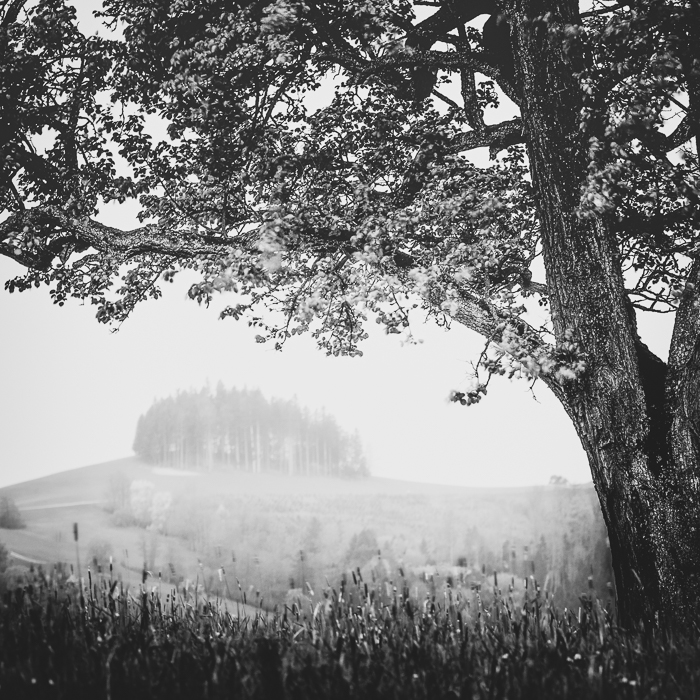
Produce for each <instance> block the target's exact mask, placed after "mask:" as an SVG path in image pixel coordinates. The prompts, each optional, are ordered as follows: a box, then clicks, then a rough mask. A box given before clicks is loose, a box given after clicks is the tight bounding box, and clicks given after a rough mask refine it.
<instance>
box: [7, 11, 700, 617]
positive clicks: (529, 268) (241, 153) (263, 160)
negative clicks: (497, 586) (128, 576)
mask: <svg viewBox="0 0 700 700" xmlns="http://www.w3.org/2000/svg"><path fill="white" fill-rule="evenodd" d="M22 5H23V3H22V2H21V0H20V1H19V2H13V3H9V4H5V5H4V6H3V9H2V10H1V11H0V29H1V31H2V44H1V45H0V50H2V52H3V54H2V62H3V66H4V70H3V72H2V75H1V76H0V81H2V84H1V86H0V87H1V90H0V91H1V92H2V94H3V95H4V96H5V98H4V102H3V106H2V116H1V119H2V127H3V128H2V133H3V134H4V136H3V138H4V141H3V143H2V145H1V146H0V148H2V160H0V162H2V164H3V165H2V175H1V177H2V188H3V189H2V194H1V196H2V202H3V208H4V211H5V218H4V219H3V221H2V223H1V224H0V253H2V254H4V255H7V256H9V257H12V258H13V259H15V260H17V261H18V262H20V263H22V264H23V265H25V266H26V267H27V274H26V275H25V276H23V277H20V278H18V279H15V280H10V281H9V282H8V285H7V286H8V288H9V290H10V291H12V290H22V289H26V288H29V287H31V286H34V285H41V284H44V283H45V284H49V285H50V286H51V295H52V296H53V298H54V300H55V301H56V303H58V304H62V303H63V302H64V300H65V299H66V298H67V297H68V296H69V295H73V296H76V297H78V298H81V299H85V300H89V301H90V302H91V303H94V304H95V306H96V309H97V317H98V319H99V320H100V321H102V322H114V321H116V322H119V321H121V320H123V319H124V318H126V317H127V316H128V314H129V313H130V311H131V309H133V307H134V305H135V304H137V303H138V302H139V301H141V300H143V299H145V298H148V297H158V296H159V295H160V289H159V284H160V283H161V282H168V281H171V280H172V279H173V277H174V275H176V274H177V272H178V270H180V269H183V268H186V269H193V270H195V271H196V272H197V273H198V274H199V281H198V282H197V283H195V284H194V285H193V286H192V287H191V289H190V296H191V297H192V298H193V299H194V300H197V301H199V302H200V303H204V304H206V303H208V302H209V301H210V300H211V299H212V297H213V295H214V294H217V293H219V292H227V293H229V295H230V299H231V303H230V305H229V306H228V307H227V308H226V309H225V310H224V311H223V314H222V315H223V316H224V317H231V318H234V319H240V318H245V319H247V320H248V322H249V323H250V324H252V325H253V326H255V327H256V328H258V329H259V335H258V340H259V341H260V342H272V343H273V344H274V345H275V346H276V347H281V346H282V344H283V343H284V342H285V341H286V340H287V339H288V338H290V337H291V336H293V335H296V334H298V333H301V332H306V331H310V332H311V333H313V334H314V336H315V337H316V339H317V340H318V344H319V346H320V347H321V348H322V349H323V350H325V351H326V352H328V353H332V354H341V353H344V354H349V355H359V354H361V349H360V343H361V341H362V340H363V339H364V338H366V337H367V329H366V324H367V322H368V321H369V320H370V318H372V319H374V320H376V321H377V322H378V323H379V324H380V326H382V327H383V328H384V330H385V331H386V332H388V333H404V332H407V330H408V329H409V312H410V310H411V309H412V308H413V307H417V306H422V307H424V308H425V309H427V310H428V311H429V312H430V313H431V314H433V315H435V316H436V317H437V318H438V319H439V320H440V321H441V322H443V323H445V324H449V323H450V322H457V323H461V324H464V325H466V326H467V327H468V328H471V329H472V330H475V331H477V332H478V333H480V334H481V335H483V336H484V338H485V341H486V344H487V347H486V350H485V352H484V353H483V354H482V356H481V358H480V361H479V368H478V372H477V375H476V376H475V378H474V382H473V384H472V385H469V386H465V387H462V388H460V389H459V390H458V391H455V394H454V399H455V401H457V402H458V403H460V404H464V405H470V404H473V403H476V402H478V401H480V400H481V398H482V397H483V396H484V395H485V394H486V391H487V385H488V383H489V381H490V379H491V377H492V376H494V375H502V374H505V375H508V376H514V375H522V376H525V377H526V378H528V379H530V380H532V381H534V380H535V379H540V380H541V381H542V382H543V383H544V384H546V386H547V387H548V388H549V389H550V390H551V391H552V392H553V394H554V395H555V396H556V397H557V399H558V400H559V401H560V403H561V404H562V407H563V408H564V410H565V411H566V412H567V414H568V415H569V417H570V418H571V420H572V422H573V424H574V427H575V428H576V430H577V433H578V435H579V438H580V440H581V443H582V445H583V448H584V449H585V451H586V453H587V455H588V459H589V463H590V467H591V473H592V476H593V481H594V483H595V486H596V489H597V492H598V495H599V498H600V504H601V508H602V511H603V514H604V517H605V521H606V524H607V527H608V532H609V536H610V546H611V551H612V557H613V562H614V569H615V577H616V583H617V591H618V594H619V597H620V600H619V609H620V611H621V614H622V615H623V617H624V618H626V619H628V620H639V619H644V620H646V621H648V622H653V621H654V620H656V619H657V617H659V616H660V617H661V618H663V617H673V616H679V615H680V616H683V615H685V614H686V613H688V612H689V611H690V610H692V609H694V608H695V605H696V601H697V600H698V598H700V548H699V547H698V539H699V538H700V443H699V442H698V435H700V403H699V402H698V397H700V390H699V389H700V386H699V385H700V350H699V349H698V348H700V344H699V343H698V339H699V337H700V263H699V262H698V248H697V229H698V219H699V217H700V206H699V205H700V173H699V171H698V160H697V147H696V146H697V144H696V140H697V133H698V124H699V123H700V116H699V112H698V110H699V109H700V107H699V105H700V53H699V52H700V43H699V42H698V41H697V37H698V36H699V35H700V7H699V6H698V4H697V2H695V0H629V1H628V2H623V3H615V4H609V3H608V4H606V3H604V2H598V1H597V0H596V1H594V2H592V3H581V4H580V5H579V2H578V0H463V1H462V2H452V1H448V0H444V1H441V0H438V2H437V3H420V2H415V3H414V2H410V1H409V0H393V1H392V0H373V1H371V2H365V1H364V0H363V1H362V2H354V1H353V2H337V1H336V0H328V1H307V2H297V1H296V0H274V1H273V2H270V0H260V1H258V0H252V1H251V2H245V3H229V2H223V1H220V0H213V1H212V2H208V3H206V4H204V3H196V2H188V1H185V2H178V3H171V2H170V0H148V1H147V2H143V0H119V1H117V0H106V2H105V3H104V6H103V10H104V14H103V17H104V18H105V20H106V21H107V22H111V23H113V25H112V26H116V25H118V26H119V27H120V29H121V30H122V33H121V34H120V37H119V38H115V39H114V40H111V41H108V40H106V39H99V38H95V37H92V38H90V37H84V36H83V35H82V34H80V32H79V31H78V30H77V28H76V24H75V20H74V13H73V11H72V10H71V9H69V8H67V7H66V6H65V5H64V4H63V2H62V0H40V1H39V2H37V3H35V4H32V5H31V6H29V5H28V6H27V12H26V13H24V14H22V15H21V16H20V9H21V8H22ZM484 15H485V16H486V18H484ZM477 18H480V19H479V21H478V22H475V20H477ZM484 19H485V20H486V21H485V22H484ZM480 27H481V28H480ZM331 93H332V94H331ZM105 96H108V97H109V98H110V99H111V102H110V100H109V99H105ZM502 103H508V105H509V106H510V109H511V111H512V112H513V113H514V114H515V115H516V116H514V117H513V118H512V119H506V120H501V121H498V116H497V115H496V117H495V118H496V121H495V122H494V121H492V116H493V114H494V113H493V112H492V111H491V110H492V108H494V107H495V106H497V105H499V104H502ZM112 106H114V109H112ZM154 114H155V115H157V116H158V118H159V119H160V120H161V122H162V125H164V126H165V127H166V130H167V135H165V136H162V135H161V134H160V133H159V132H158V131H156V132H153V133H149V125H150V124H152V120H151V121H149V119H150V115H154ZM37 134H42V135H50V136H52V138H44V139H43V140H42V142H41V143H39V142H38V140H37V139H36V138H35V136H36V135H37ZM45 144H48V145H45ZM475 149H486V150H488V152H489V154H490V156H491V160H490V162H489V163H488V164H486V165H485V166H484V167H477V166H476V165H474V162H473V159H470V158H469V157H467V156H468V155H469V154H470V152H473V151H475ZM115 150H118V151H119V153H120V155H121V157H122V158H123V159H124V160H125V162H126V163H127V164H128V167H127V169H126V170H125V172H122V173H117V171H116V168H115V165H114V158H113V155H112V154H113V152H114V151H115ZM482 152H483V151H482ZM127 198H138V199H139V202H140V204H141V207H142V214H141V215H142V218H143V221H149V223H147V224H144V225H142V226H140V227H138V228H136V229H134V230H129V231H122V230H118V229H116V228H113V227H111V226H108V225H105V224H104V223H101V222H99V221H98V220H97V219H96V218H95V215H96V213H97V211H98V208H99V206H100V205H101V204H102V203H103V202H105V201H112V200H117V201H124V200H126V199H127ZM542 270H543V274H544V278H539V277H538V276H539V275H541V274H542ZM263 308H266V309H267V312H266V313H265V314H263V313H262V309H263ZM535 308H538V309H539V312H540V314H542V313H544V314H546V316H547V319H546V320H545V322H544V323H542V322H541V321H539V320H538V321H535V318H536V316H534V315H533V314H532V313H531V312H532V311H533V309H535ZM639 311H643V312H658V311H662V312H670V313H674V314H675V330H674V334H673V338H672V341H671V344H670V347H669V352H668V360H667V361H664V360H662V359H661V358H659V357H657V356H656V355H654V354H653V353H652V352H651V351H650V350H649V348H648V347H647V346H646V345H645V344H644V342H643V341H642V339H641V338H640V336H639V333H638V330H637V323H636V314H637V312H639Z"/></svg>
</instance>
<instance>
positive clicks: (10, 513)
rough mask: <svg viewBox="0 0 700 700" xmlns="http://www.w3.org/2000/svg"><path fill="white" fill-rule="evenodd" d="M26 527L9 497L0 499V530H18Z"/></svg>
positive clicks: (15, 505)
mask: <svg viewBox="0 0 700 700" xmlns="http://www.w3.org/2000/svg"><path fill="white" fill-rule="evenodd" d="M23 527H26V523H25V522H24V518H23V517H22V514H21V513H20V511H19V508H18V507H17V504H16V503H15V502H14V501H13V500H12V499H11V498H9V497H7V496H3V497H2V498H0V528H5V529H6V530H19V529H21V528H23Z"/></svg>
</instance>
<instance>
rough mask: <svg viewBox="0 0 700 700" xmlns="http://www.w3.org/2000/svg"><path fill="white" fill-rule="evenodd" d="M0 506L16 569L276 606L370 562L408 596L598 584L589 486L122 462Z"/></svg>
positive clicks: (22, 492) (37, 483)
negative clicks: (400, 575) (480, 581)
mask: <svg viewBox="0 0 700 700" xmlns="http://www.w3.org/2000/svg"><path fill="white" fill-rule="evenodd" d="M2 496H7V497H10V498H12V499H13V500H14V502H15V503H16V504H17V506H18V507H19V509H20V511H21V513H22V516H23V518H24V520H25V522H26V528H24V529H22V530H0V542H2V543H4V544H5V546H6V547H7V548H8V549H9V550H10V551H11V552H12V553H13V559H14V563H15V564H16V565H19V566H26V565H28V564H29V563H30V562H45V563H46V564H47V565H51V564H53V563H54V562H66V563H68V564H77V561H78V557H80V559H81V562H82V566H83V569H84V567H85V565H86V563H90V562H91V563H92V567H93V571H94V570H95V568H96V565H97V564H98V563H99V564H102V565H103V566H104V565H105V563H106V561H107V558H108V556H109V555H111V556H112V558H113V562H114V566H115V571H116V573H117V574H118V575H120V576H122V577H123V578H124V579H126V580H129V581H137V580H139V578H140V575H141V571H142V570H143V568H144V566H145V567H146V568H147V569H149V570H151V571H152V572H153V573H154V575H156V576H157V572H162V573H163V577H164V580H166V581H179V582H180V583H182V582H183V580H184V581H187V580H190V581H195V582H200V583H201V582H204V584H205V585H206V587H207V589H208V590H216V591H217V593H220V594H224V593H225V586H226V585H231V586H232V587H234V588H236V589H237V585H236V580H237V579H240V581H241V589H240V591H239V596H238V597H239V598H242V592H243V591H246V592H247V595H248V598H250V597H251V596H255V598H257V597H258V596H259V597H263V598H266V599H267V600H268V601H270V600H273V601H275V602H278V603H279V602H281V601H283V600H284V599H285V596H286V595H287V591H289V590H290V589H293V590H299V591H301V590H304V589H305V586H306V584H307V582H308V583H309V585H310V586H311V587H319V586H322V585H323V582H324V581H325V578H326V576H329V577H330V578H333V577H337V576H339V575H342V572H343V571H346V572H347V571H348V569H350V568H353V569H354V568H356V567H358V566H366V565H368V566H369V565H371V567H374V569H376V567H377V566H378V565H379V564H380V565H381V568H382V571H383V572H384V574H382V575H386V576H388V577H391V576H392V574H391V569H392V567H393V569H394V570H397V569H398V568H399V567H401V568H402V569H404V570H407V571H411V572H412V573H411V576H412V577H413V578H412V580H413V582H414V588H415V587H416V586H418V588H421V587H426V586H428V588H433V587H434V586H433V583H430V582H432V581H433V580H434V576H435V575H437V574H438V573H439V574H440V575H443V574H444V576H443V580H444V581H445V582H446V581H447V578H445V577H447V576H448V575H456V574H455V573H454V571H455V569H454V567H455V566H458V567H460V569H459V575H460V576H461V577H462V578H464V576H467V575H468V576H477V575H478V574H485V572H487V571H490V572H491V573H492V572H493V571H496V570H497V571H500V572H504V573H505V574H506V575H507V576H508V578H510V577H511V576H520V577H522V576H525V575H530V574H531V573H532V572H533V571H535V568H536V569H537V570H536V572H535V573H536V574H537V576H538V577H539V580H540V581H542V582H544V581H547V582H548V584H547V585H548V587H549V588H550V589H552V590H554V589H555V588H557V589H558V590H560V591H569V593H567V595H569V597H570V598H571V597H573V600H575V599H576V596H577V595H578V593H579V592H581V590H582V588H581V586H582V585H583V586H585V581H586V578H587V576H588V575H589V573H590V572H591V570H592V569H596V570H595V571H594V575H595V576H596V578H597V579H598V580H599V581H601V582H602V583H605V582H606V581H608V580H610V574H609V572H608V571H607V570H606V564H605V561H606V553H605V551H604V550H605V533H604V528H603V527H602V520H601V518H600V513H599V510H598V507H597V503H596V498H595V492H594V491H593V489H592V488H591V487H590V486H582V487H571V488H562V487H532V488H503V489H494V488H491V489H479V488H465V487H457V486H445V485H436V484H423V483H416V482H409V481H400V480H393V479H382V478H373V477H369V478H362V479H338V478H327V477H326V478H324V477H304V476H294V477H290V476H287V475H274V474H269V473H268V474H253V473H248V472H229V473H221V472H212V473H197V472H190V471H176V470H172V469H163V468H158V467H152V466H150V465H148V464H145V463H143V462H141V461H139V460H138V459H136V458H128V459H122V460H116V461H114V462H109V463H105V464H98V465H93V466H89V467H83V468H80V469H74V470H71V471H67V472H62V473H60V474H54V475H52V476H48V477H44V478H41V479H36V480H33V481H28V482H24V483H20V484H15V485H13V486H9V487H6V488H3V489H0V497H2ZM144 499H145V501H144ZM159 503H160V504H161V506H162V507H160V510H159V506H158V504H159ZM163 504H164V505H163ZM74 523H78V527H79V534H80V537H79V542H78V546H77V548H76V543H75V542H74V540H73V524H74ZM380 552H381V557H380V559H381V562H380V561H379V560H378V559H377V555H378V553H380ZM221 570H223V571H224V572H228V574H226V575H228V577H229V578H228V579H227V580H225V579H224V576H223V575H222V574H221V573H220V571H221ZM450 572H453V573H450ZM370 575H371V576H376V575H378V574H377V573H376V571H375V572H374V573H371V574H370ZM472 580H476V579H472ZM567 600H568V598H567Z"/></svg>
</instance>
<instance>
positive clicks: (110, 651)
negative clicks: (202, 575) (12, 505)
mask: <svg viewBox="0 0 700 700" xmlns="http://www.w3.org/2000/svg"><path fill="white" fill-rule="evenodd" d="M527 583H528V585H527V587H526V588H525V591H524V594H522V595H521V597H520V598H518V597H517V596H516V593H517V592H516V591H515V589H514V587H513V586H512V582H511V584H509V585H508V586H507V587H506V588H505V589H504V590H501V589H499V586H498V581H496V580H494V581H493V584H492V585H490V586H489V587H487V588H486V589H484V588H480V587H476V586H475V587H473V588H472V587H459V586H457V587H455V588H450V587H449V586H446V587H445V588H444V589H443V590H441V591H440V592H439V593H437V594H435V595H430V596H428V597H426V598H425V599H422V600H417V599H415V598H411V597H410V595H409V591H408V588H407V587H406V586H405V585H404V583H403V580H402V578H401V573H400V572H398V575H397V578H396V580H395V581H388V580H383V581H376V582H367V581H364V580H363V579H362V577H361V576H360V575H359V574H354V575H353V576H352V577H350V578H344V579H343V580H342V581H341V582H339V584H338V585H337V586H331V585H328V586H327V587H326V588H325V589H324V590H322V591H318V592H312V591H308V594H309V595H308V596H304V597H303V598H302V597H299V598H298V599H297V600H296V601H291V602H290V604H288V605H285V606H283V607H280V608H277V609H275V610H272V611H264V610H262V609H258V610H257V611H254V612H250V608H249V607H246V608H243V607H242V606H241V605H240V604H238V603H235V602H231V601H230V600H229V601H224V600H222V599H217V598H207V597H204V596H202V595H201V593H200V592H199V590H198V589H197V587H196V586H195V587H194V589H193V590H187V589H181V590H178V589H175V588H171V587H169V586H165V585H164V584H160V583H158V580H157V579H155V580H154V579H153V578H148V579H147V577H146V575H144V582H143V583H142V584H141V586H139V587H137V588H135V589H132V590H128V589H125V588H124V587H123V586H122V585H121V584H120V583H119V582H117V581H116V580H114V579H113V578H111V576H109V575H104V576H103V575H98V576H96V577H95V578H94V579H93V576H92V574H91V573H90V572H89V573H88V576H87V577H86V579H85V580H84V581H83V582H81V584H80V585H77V584H76V583H71V582H70V581H68V582H66V581H61V580H60V577H58V576H46V575H44V574H43V573H41V572H40V575H37V576H36V577H35V580H34V582H33V583H32V584H29V585H26V586H25V587H23V588H19V589H16V590H15V591H12V592H10V593H9V594H7V595H6V596H5V600H4V602H3V605H2V609H1V610H0V697H2V698H8V699H10V698H13V699H14V698H21V699H22V700H24V699H30V698H50V699H52V698H66V699H68V698H70V699H71V700H76V699H79V698H90V699H91V700H96V699H99V698H109V699H110V700H112V699H114V700H117V699H121V698H128V700H137V699H139V698H144V699H146V698H148V700H156V699H159V698H163V699H165V698H167V699H168V700H174V699H176V698H182V699H183V700H184V699H185V698H186V699H187V700H196V699H198V698H208V699H209V698H271V699H273V698H274V699H278V698H279V699H280V700H281V699H283V698H290V699H294V700H301V699H306V698H317V699H321V698H324V699H325V698H328V699H335V698H339V699H342V698H347V699H350V698H358V699H360V698H362V699H363V700H365V699H370V700H371V699H375V698H376V699H380V698H381V699H383V698H410V699H414V698H415V699H423V698H425V699H426V700H427V699H430V700H437V699H440V698H449V699H454V698H469V699H470V700H472V699H476V698H479V699H481V698H483V699H487V698H488V699H489V700H491V699H497V698H532V699H535V698H536V699H538V700H547V699H548V698H552V699H554V698H556V699H557V700H559V699H562V698H582V699H583V698H617V697H620V698H630V699H631V698H683V699H685V698H688V699H690V698H697V697H700V650H699V649H698V645H697V636H696V631H697V628H696V627H695V626H694V625H691V626H689V629H688V631H687V634H685V635H684V636H672V635H671V634H664V633H661V632H648V633H643V632H641V631H635V632H626V631H624V630H621V629H619V628H618V627H617V626H616V624H615V622H614V619H613V615H612V614H611V613H610V612H609V610H608V609H607V608H608V607H609V606H606V605H604V604H603V602H602V601H601V600H599V599H598V598H597V597H596V596H595V594H594V592H593V589H592V587H591V589H590V590H589V592H588V593H587V594H586V595H584V596H582V598H581V606H580V608H579V609H577V610H575V611H573V610H562V611H558V610H556V609H555V608H554V607H553V606H552V604H551V601H550V600H549V599H548V598H547V597H546V596H545V595H543V594H542V592H541V591H540V589H539V588H538V586H537V585H536V583H535V581H534V580H533V579H530V580H529V581H528V582H527ZM231 588H234V590H235V586H232V587H231Z"/></svg>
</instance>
